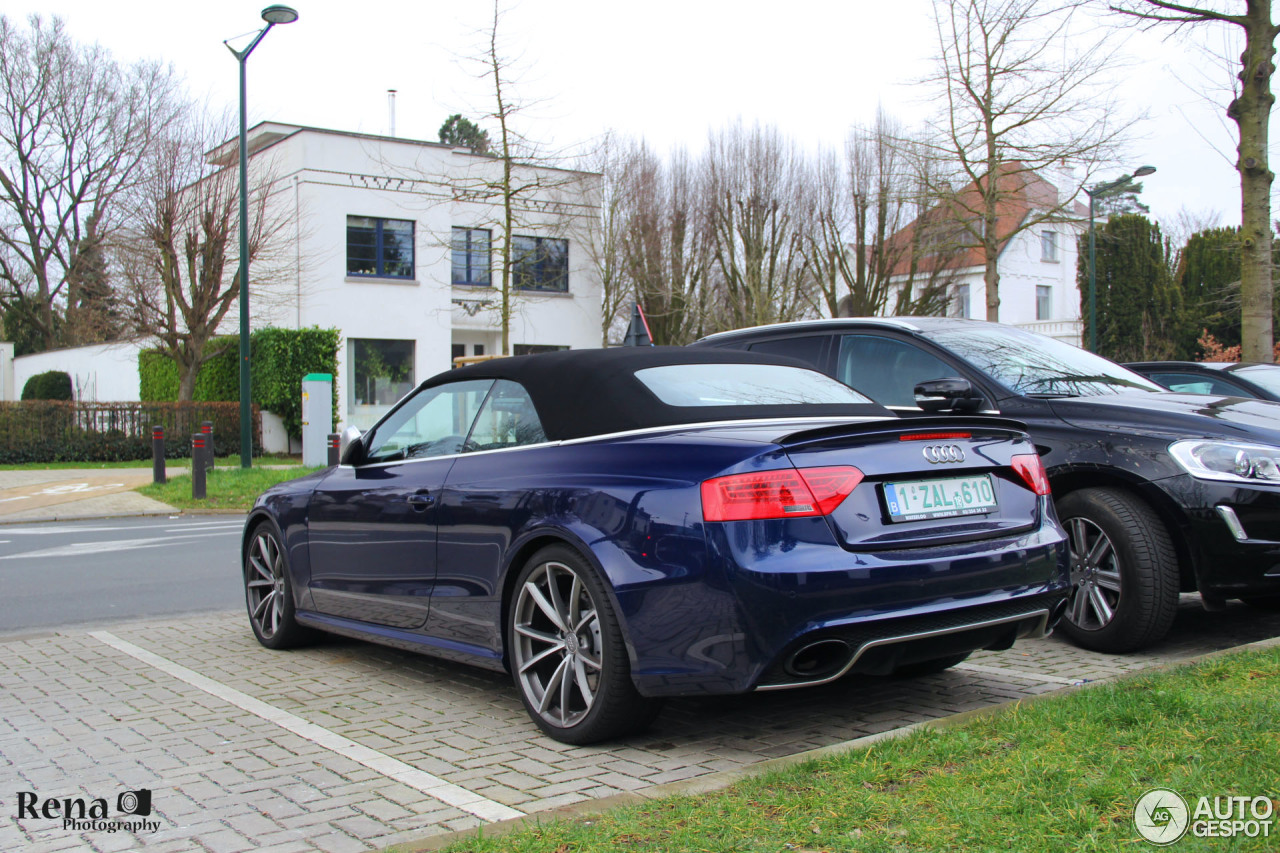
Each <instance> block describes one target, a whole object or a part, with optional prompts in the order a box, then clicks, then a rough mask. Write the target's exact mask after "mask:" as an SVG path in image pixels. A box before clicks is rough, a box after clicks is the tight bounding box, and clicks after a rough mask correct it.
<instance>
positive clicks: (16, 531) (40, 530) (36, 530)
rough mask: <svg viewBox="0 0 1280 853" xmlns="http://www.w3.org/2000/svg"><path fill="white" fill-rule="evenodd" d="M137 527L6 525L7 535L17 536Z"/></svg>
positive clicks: (101, 531) (95, 531)
mask: <svg viewBox="0 0 1280 853" xmlns="http://www.w3.org/2000/svg"><path fill="white" fill-rule="evenodd" d="M135 529H137V528H136V527H130V526H124V525H117V526H115V527H55V526H52V525H51V526H49V527H5V529H4V532H5V534H6V535H17V536H50V535H53V534H57V533H115V532H116V531H118V530H135Z"/></svg>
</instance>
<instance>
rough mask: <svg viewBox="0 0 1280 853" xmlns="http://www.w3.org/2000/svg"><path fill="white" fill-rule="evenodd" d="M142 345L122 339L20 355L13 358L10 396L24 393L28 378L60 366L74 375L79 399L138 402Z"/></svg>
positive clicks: (98, 401)
mask: <svg viewBox="0 0 1280 853" xmlns="http://www.w3.org/2000/svg"><path fill="white" fill-rule="evenodd" d="M142 348H143V345H142V344H141V343H138V342H133V341H119V342H116V343H110V344H94V345H92V346H87V347H73V348H71V349H59V350H50V351H48V352H41V353H36V354H35V355H23V356H19V357H17V358H15V359H14V360H13V386H14V388H15V393H14V396H13V397H11V398H9V399H17V398H18V397H21V396H22V389H23V388H24V387H25V386H26V384H27V380H28V379H30V378H31V377H32V376H34V375H36V374H37V373H45V372H46V371H50V370H61V371H64V372H65V373H68V374H70V375H71V391H72V393H73V394H74V395H75V398H76V399H77V400H81V401H84V402H88V403H114V402H136V401H137V399H138V352H139V351H140V350H141V349H142Z"/></svg>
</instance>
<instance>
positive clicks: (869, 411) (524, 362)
mask: <svg viewBox="0 0 1280 853" xmlns="http://www.w3.org/2000/svg"><path fill="white" fill-rule="evenodd" d="M681 364H780V365H786V366H788V367H796V368H801V369H804V370H811V368H810V367H809V366H808V365H806V364H804V363H803V362H801V361H797V360H795V359H790V358H784V357H781V356H771V355H762V354H759V353H751V352H746V351H744V350H721V349H702V348H698V349H692V348H688V347H611V348H609V349H584V350H564V351H560V352H550V353H539V354H538V355H523V356H515V357H514V358H495V359H492V360H490V361H484V362H480V363H478V364H471V365H467V366H466V367H459V368H457V369H455V370H449V371H446V372H445V373H440V374H437V375H436V376H433V377H431V378H430V379H428V380H426V381H425V382H423V383H422V386H421V387H423V388H430V387H434V386H437V385H443V384H445V383H449V382H460V381H462V380H466V379H509V380H511V381H512V382H518V383H520V384H521V385H522V386H524V388H525V389H526V390H527V391H528V392H529V395H530V396H531V397H532V398H533V404H534V408H535V409H537V412H538V419H539V420H540V421H541V422H542V429H543V432H545V433H546V436H547V438H548V439H551V440H552V441H561V440H565V439H571V438H584V437H587V436H592V435H604V434H606V433H612V432H623V431H625V430H632V429H643V428H645V427H656V426H670V425H678V424H688V423H702V422H705V421H720V420H738V419H758V418H794V417H827V416H832V417H867V416H873V417H893V416H894V415H893V413H892V412H890V411H889V410H888V409H886V408H884V407H883V406H881V405H880V404H878V403H873V402H870V401H868V402H867V403H865V404H861V405H855V404H849V405H844V404H838V405H835V404H833V405H817V404H790V405H774V406H669V405H667V404H665V403H663V402H662V401H661V400H659V399H658V398H657V397H656V396H655V395H654V394H653V392H651V391H650V390H649V389H648V388H647V387H645V385H644V383H642V382H641V381H640V380H638V379H636V377H635V372H636V371H637V370H643V369H645V368H649V367H662V366H667V365H681Z"/></svg>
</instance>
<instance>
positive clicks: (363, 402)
mask: <svg viewBox="0 0 1280 853" xmlns="http://www.w3.org/2000/svg"><path fill="white" fill-rule="evenodd" d="M413 349H414V342H413V341H398V340H385V339H378V338H348V339H347V357H348V364H350V371H351V408H352V409H353V410H354V409H355V408H356V407H357V406H390V405H391V404H392V403H394V402H396V401H397V400H399V399H400V398H401V397H403V396H404V395H405V394H408V393H409V392H410V391H412V390H413V385H414V382H413Z"/></svg>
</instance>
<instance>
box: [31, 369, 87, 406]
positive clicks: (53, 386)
mask: <svg viewBox="0 0 1280 853" xmlns="http://www.w3.org/2000/svg"><path fill="white" fill-rule="evenodd" d="M22 399H24V400H73V399H75V396H74V395H73V394H72V393H71V375H70V374H69V373H65V372H64V371H61V370H49V371H46V372H44V373H37V374H36V375H35V376H32V377H31V378H30V379H28V380H27V384H26V385H23V386H22Z"/></svg>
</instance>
